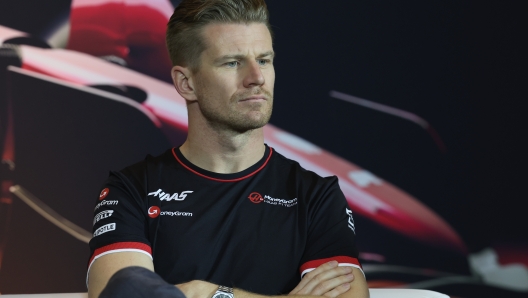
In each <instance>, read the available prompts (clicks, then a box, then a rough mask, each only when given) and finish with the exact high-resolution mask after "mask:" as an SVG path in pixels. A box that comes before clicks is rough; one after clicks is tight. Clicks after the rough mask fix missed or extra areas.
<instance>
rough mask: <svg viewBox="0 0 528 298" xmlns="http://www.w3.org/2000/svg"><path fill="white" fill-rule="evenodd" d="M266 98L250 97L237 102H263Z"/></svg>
mask: <svg viewBox="0 0 528 298" xmlns="http://www.w3.org/2000/svg"><path fill="white" fill-rule="evenodd" d="M266 100H267V98H266V97H265V96H263V95H254V96H250V97H246V98H244V99H241V100H239V102H264V101H266Z"/></svg>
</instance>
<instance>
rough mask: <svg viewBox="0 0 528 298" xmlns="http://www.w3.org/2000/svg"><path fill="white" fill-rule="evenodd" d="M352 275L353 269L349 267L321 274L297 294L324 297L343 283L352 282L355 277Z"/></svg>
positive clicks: (314, 277) (333, 269)
mask: <svg viewBox="0 0 528 298" xmlns="http://www.w3.org/2000/svg"><path fill="white" fill-rule="evenodd" d="M351 273H352V268H351V267H349V266H346V267H337V268H332V269H330V270H327V271H324V272H321V273H319V274H318V275H315V276H313V277H312V279H311V280H310V281H308V283H306V285H304V287H303V288H302V289H300V290H299V291H298V292H297V294H303V295H322V294H324V293H326V292H328V291H330V290H332V289H333V288H335V287H337V286H339V285H341V284H343V283H346V282H350V281H352V280H353V279H354V275H353V274H351Z"/></svg>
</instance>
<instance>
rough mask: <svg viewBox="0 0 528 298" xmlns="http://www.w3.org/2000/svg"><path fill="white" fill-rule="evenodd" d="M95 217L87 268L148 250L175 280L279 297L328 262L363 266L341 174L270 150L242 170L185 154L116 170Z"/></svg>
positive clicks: (157, 267) (165, 155)
mask: <svg viewBox="0 0 528 298" xmlns="http://www.w3.org/2000/svg"><path fill="white" fill-rule="evenodd" d="M94 215H95V216H94V227H93V231H94V237H93V238H92V240H91V241H90V249H91V254H92V257H91V258H90V262H89V266H91V264H92V263H93V261H94V260H95V259H97V258H98V257H100V256H102V255H105V254H108V253H115V252H120V251H137V252H142V253H145V254H148V255H149V256H152V258H153V262H154V268H155V271H156V272H157V273H158V274H159V275H160V276H161V277H163V278H164V279H165V280H166V281H167V282H169V283H171V284H177V283H182V282H187V281H190V280H206V281H210V282H212V283H215V284H219V285H224V286H230V287H237V288H240V289H244V290H247V291H251V292H254V293H259V294H266V295H275V294H286V293H288V292H289V291H291V290H292V289H293V288H294V287H295V286H296V285H297V284H298V283H299V281H300V279H301V275H302V274H303V273H306V272H309V271H311V270H313V269H314V268H316V267H317V266H319V265H321V264H323V263H325V262H328V261H330V260H337V261H339V263H340V265H349V266H354V267H358V268H360V264H359V262H358V259H357V256H358V252H357V249H356V245H355V232H354V229H355V227H354V223H353V219H352V212H351V211H350V209H348V205H347V202H346V199H345V197H344V195H343V193H342V192H341V190H340V189H339V186H338V181H337V177H335V176H334V177H327V178H321V177H320V176H318V175H316V174H315V173H313V172H310V171H307V170H305V169H303V168H302V167H301V166H300V165H299V164H298V163H297V162H295V161H292V160H290V159H287V158H285V157H284V156H282V155H280V154H279V153H277V152H275V151H274V150H273V149H272V148H270V147H268V146H266V151H265V154H264V156H263V158H262V159H261V160H260V161H259V162H257V163H256V164H255V165H253V166H251V167H250V168H248V169H246V170H244V171H242V172H239V173H234V174H218V173H213V172H209V171H206V170H204V169H201V168H199V167H197V166H195V165H193V164H191V163H190V162H189V161H188V160H186V159H185V157H184V156H183V155H182V154H181V152H180V151H179V149H177V148H173V149H171V150H168V151H166V152H165V153H163V154H162V155H160V156H158V157H151V156H148V157H147V158H146V159H145V161H143V162H140V163H138V164H135V165H132V166H130V167H127V168H125V169H124V170H122V171H120V172H111V173H110V177H109V178H108V180H107V182H106V183H105V185H104V186H103V190H102V192H101V194H100V196H99V198H98V200H97V203H96V207H95V210H94Z"/></svg>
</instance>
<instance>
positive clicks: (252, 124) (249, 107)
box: [200, 88, 273, 134]
mask: <svg viewBox="0 0 528 298" xmlns="http://www.w3.org/2000/svg"><path fill="white" fill-rule="evenodd" d="M252 95H263V97H264V98H266V101H265V102H262V103H261V102H252V103H243V104H244V105H245V106H246V107H245V108H244V109H243V110H242V111H241V110H240V108H239V107H238V106H237V105H238V104H239V101H240V100H241V99H244V98H247V97H249V96H252ZM203 96H208V95H205V94H204V95H203ZM209 96H210V94H209ZM213 97H214V96H213ZM211 99H212V98H209V100H211ZM212 100H214V99H212ZM206 102H207V101H203V102H202V104H201V105H200V111H201V112H202V115H203V116H204V118H205V119H206V120H207V122H208V123H209V125H210V126H211V127H212V128H213V129H215V130H220V131H231V132H234V133H237V134H242V133H245V132H248V131H251V130H255V129H258V128H261V127H263V126H264V125H266V124H267V123H268V122H269V120H270V118H271V112H272V110H273V94H272V93H271V92H269V91H267V90H265V89H263V88H255V89H253V90H251V91H248V92H243V93H235V94H234V95H233V96H231V98H230V100H229V108H228V110H227V111H226V110H223V111H222V110H220V109H221V108H217V107H214V106H212V105H209V104H206ZM254 114H258V115H257V116H255V115H254Z"/></svg>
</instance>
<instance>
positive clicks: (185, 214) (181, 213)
mask: <svg viewBox="0 0 528 298" xmlns="http://www.w3.org/2000/svg"><path fill="white" fill-rule="evenodd" d="M160 215H168V216H193V214H192V213H191V212H181V211H161V214H160Z"/></svg>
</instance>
